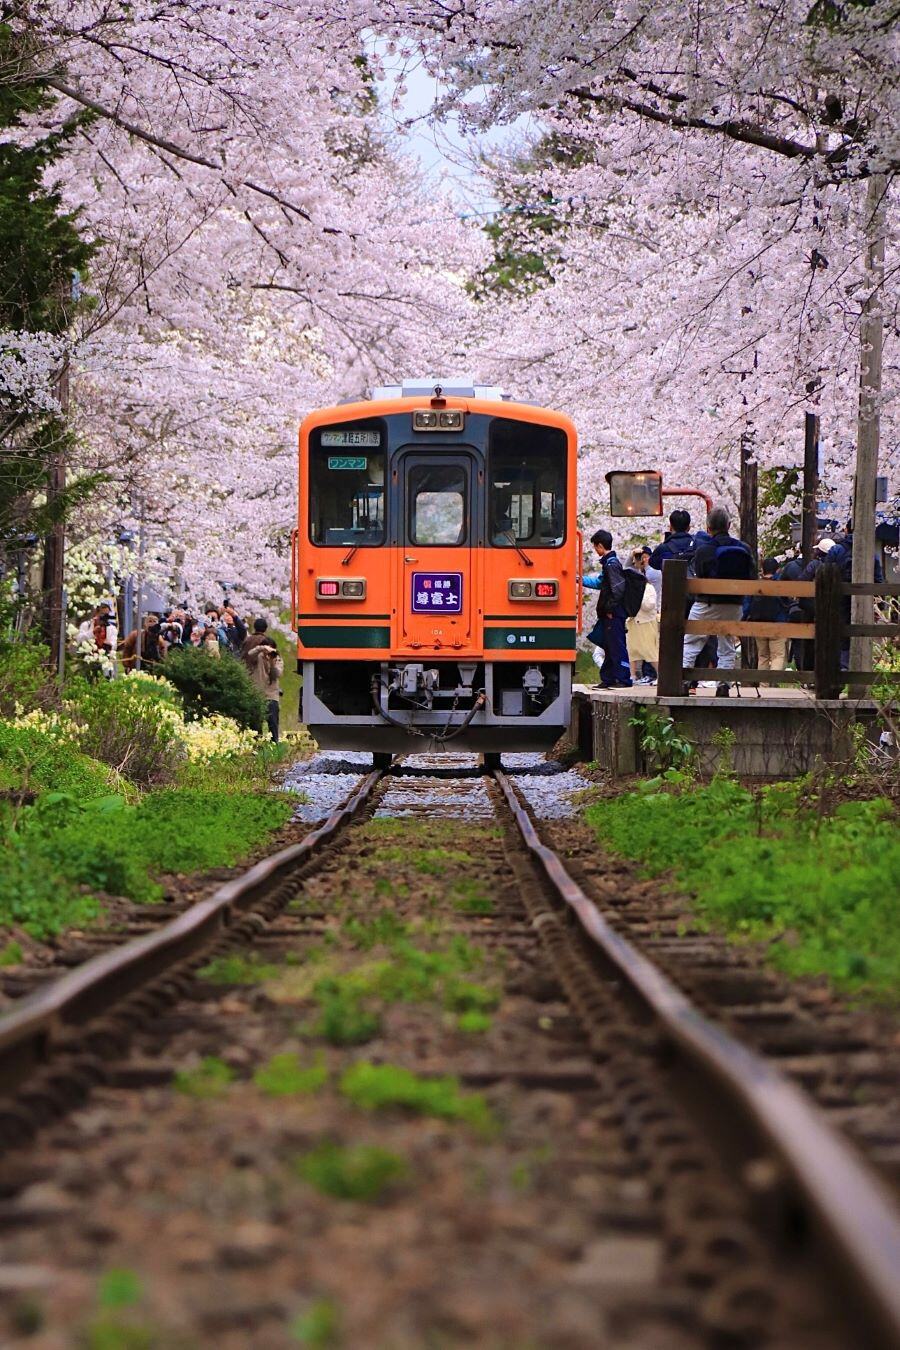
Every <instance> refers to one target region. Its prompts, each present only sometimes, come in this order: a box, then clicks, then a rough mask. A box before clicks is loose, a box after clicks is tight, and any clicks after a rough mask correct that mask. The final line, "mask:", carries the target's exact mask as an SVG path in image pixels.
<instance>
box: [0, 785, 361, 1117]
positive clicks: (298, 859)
mask: <svg viewBox="0 0 900 1350" xmlns="http://www.w3.org/2000/svg"><path fill="white" fill-rule="evenodd" d="M383 774H384V771H383V770H375V771H373V772H372V773H369V774H367V775H366V777H365V778H364V779H363V781H362V783H361V784H359V786H358V787H357V788H355V789H354V791H353V792H352V793H351V794H350V795H349V796H348V797H347V799H346V801H344V802H343V803H342V804H341V805H340V806H339V807H337V808H336V810H334V811H333V812H332V813H331V815H330V816H329V817H328V818H327V820H325V821H324V822H323V823H322V824H321V825H319V826H318V827H317V828H316V829H314V830H311V831H310V833H309V834H308V835H306V837H305V838H303V839H301V840H300V842H299V843H297V844H291V845H290V846H289V847H288V848H284V849H281V850H279V852H277V853H273V854H271V855H270V856H269V857H268V858H263V859H262V860H261V861H260V862H258V863H255V864H254V865H253V866H252V867H251V868H249V869H248V870H247V871H246V872H244V873H243V874H242V875H241V876H239V877H235V878H234V879H233V880H231V881H226V882H225V883H224V884H223V885H221V886H220V887H219V888H218V890H216V891H215V893H214V894H213V895H211V896H210V897H209V899H207V900H201V901H199V902H198V903H197V904H195V905H192V906H191V907H190V908H189V909H187V910H185V911H184V913H182V914H179V916H178V918H176V919H173V920H172V921H171V922H170V923H167V924H164V925H163V926H162V927H161V928H159V929H158V930H157V931H156V932H153V933H148V934H147V935H146V936H143V937H138V938H134V939H133V940H132V941H131V942H125V943H123V944H122V946H121V947H117V948H115V950H113V951H110V952H104V953H103V954H102V955H100V956H95V957H93V958H92V959H91V960H89V961H85V963H84V964H83V965H81V966H78V967H77V968H76V969H75V970H73V971H71V972H70V973H69V974H67V975H64V976H62V977H61V978H60V979H59V980H54V981H53V983H52V984H50V985H48V986H47V987H46V988H44V989H39V990H37V991H36V992H35V993H33V994H29V995H27V996H26V997H25V998H23V999H21V1000H20V1001H19V1002H18V1003H16V1005H15V1006H14V1007H13V1008H12V1009H11V1010H10V1011H9V1012H7V1013H4V1014H2V1015H0V1092H3V1093H10V1092H13V1091H15V1089H16V1088H18V1087H20V1086H21V1085H22V1084H23V1083H24V1082H25V1081H26V1080H27V1078H28V1076H29V1075H30V1074H31V1073H32V1072H33V1071H34V1070H36V1069H38V1068H41V1067H43V1066H44V1065H45V1064H46V1063H47V1062H48V1060H49V1059H50V1058H51V1057H52V1054H53V1051H54V1049H55V1048H57V1047H58V1046H59V1044H60V1043H61V1042H64V1041H65V1040H66V1039H68V1038H70V1037H71V1036H72V1034H73V1032H77V1030H78V1029H79V1028H82V1027H84V1026H85V1024H86V1023H88V1022H89V1021H90V1020H91V1019H92V1018H95V1017H97V1016H98V1015H100V1014H101V1013H104V1012H107V1011H109V1010H111V1009H112V1008H113V1007H114V1006H115V1004H116V1003H118V1002H120V1001H121V1000H122V999H125V998H127V997H128V996H129V995H130V994H133V993H135V992H136V991H137V990H138V989H141V988H143V987H144V986H145V985H147V984H148V983H150V982H151V981H152V980H155V979H158V978H159V977H160V976H161V975H164V974H165V973H166V972H168V971H170V970H171V969H172V967H173V966H175V965H177V964H178V963H180V962H181V961H183V960H186V959H187V958H189V957H191V956H194V955H196V954H197V953H198V952H199V951H201V950H202V949H203V948H204V947H206V946H208V945H209V944H210V942H211V941H212V940H213V939H214V938H215V937H217V936H219V935H221V934H222V933H224V932H226V931H227V929H228V927H229V925H231V924H232V923H233V922H235V921H236V920H237V919H238V918H239V917H241V916H242V915H244V914H246V913H247V912H248V911H249V910H251V909H252V908H253V906H254V904H256V903H257V901H258V900H259V899H260V898H261V897H262V896H264V895H265V893H266V892H267V891H268V890H269V889H270V888H271V886H272V885H273V883H277V882H279V881H281V880H283V879H284V878H286V877H287V876H289V875H290V873H291V872H292V871H294V870H295V869H296V868H297V867H298V865H301V864H303V863H304V862H305V861H306V860H307V859H308V858H310V857H311V856H312V855H313V854H314V853H315V852H316V851H317V850H318V849H319V848H320V847H321V846H322V845H323V844H324V843H326V842H327V841H328V840H329V839H331V838H332V837H333V836H334V835H335V834H336V833H337V832H338V831H339V830H340V829H341V827H342V826H343V825H345V824H346V823H347V821H349V820H350V819H351V818H352V817H353V816H354V815H355V814H356V812H357V811H358V810H359V808H360V807H361V806H362V805H363V804H364V803H365V802H366V801H367V800H368V799H369V797H370V796H371V794H372V791H373V789H374V788H375V786H376V784H377V783H378V782H380V780H381V778H382V777H383Z"/></svg>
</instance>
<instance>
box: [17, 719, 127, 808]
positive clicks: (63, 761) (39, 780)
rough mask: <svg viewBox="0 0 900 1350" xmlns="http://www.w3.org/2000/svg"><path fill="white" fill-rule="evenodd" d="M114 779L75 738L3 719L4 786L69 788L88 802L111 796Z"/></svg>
mask: <svg viewBox="0 0 900 1350" xmlns="http://www.w3.org/2000/svg"><path fill="white" fill-rule="evenodd" d="M113 783H114V776H113V775H112V774H111V773H110V771H109V769H108V768H107V766H106V765H105V764H99V763H98V762H97V761H96V760H95V759H90V758H88V756H87V755H82V754H80V753H79V752H78V751H77V750H76V749H75V745H74V742H72V741H68V740H61V739H59V738H57V737H56V736H54V735H48V734H47V732H46V731H44V730H42V729H41V728H39V727H29V726H13V725H12V724H11V723H10V722H4V721H2V720H0V789H3V790H6V791H15V790H24V791H30V792H47V791H56V792H67V793H71V794H72V796H73V797H74V798H76V799H77V800H79V801H84V802H87V801H90V800H92V799H93V798H95V797H105V796H108V795H109V793H110V791H111V788H112V785H113Z"/></svg>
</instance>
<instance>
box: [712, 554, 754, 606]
mask: <svg viewBox="0 0 900 1350" xmlns="http://www.w3.org/2000/svg"><path fill="white" fill-rule="evenodd" d="M715 549H716V552H715V557H714V558H713V560H712V566H711V567H710V569H709V571H708V572H707V576H708V577H709V578H710V579H716V580H719V581H755V580H756V563H755V562H754V561H753V558H752V556H751V554H750V550H749V549H748V548H747V547H746V546H745V545H744V544H739V543H738V542H737V541H735V542H734V543H730V544H716V546H715ZM726 598H727V597H726Z"/></svg>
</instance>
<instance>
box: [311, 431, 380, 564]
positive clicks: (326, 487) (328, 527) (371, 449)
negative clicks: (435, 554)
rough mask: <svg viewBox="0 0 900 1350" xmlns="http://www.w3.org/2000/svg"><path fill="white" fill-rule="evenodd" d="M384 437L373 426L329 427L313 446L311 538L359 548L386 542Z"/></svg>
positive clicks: (314, 435) (319, 541)
mask: <svg viewBox="0 0 900 1350" xmlns="http://www.w3.org/2000/svg"><path fill="white" fill-rule="evenodd" d="M381 443H382V435H381V431H380V430H375V429H374V428H363V429H359V428H348V427H342V428H333V427H326V428H323V429H322V430H321V431H319V432H317V433H314V434H313V436H312V437H311V438H310V448H309V537H310V539H311V540H312V542H313V543H314V544H332V545H336V546H341V545H352V546H354V547H357V548H364V547H367V546H372V545H378V544H383V543H384V466H385V454H384V450H383V449H380V448H379V447H380V446H381Z"/></svg>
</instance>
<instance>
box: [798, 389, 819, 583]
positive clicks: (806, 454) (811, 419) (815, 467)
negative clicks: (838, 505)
mask: <svg viewBox="0 0 900 1350" xmlns="http://www.w3.org/2000/svg"><path fill="white" fill-rule="evenodd" d="M818 513H819V416H818V413H811V412H808V413H806V414H805V416H804V435H803V498H802V505H801V508H800V549H801V553H802V555H803V561H804V562H805V563H808V562H809V561H810V560H811V558H812V554H813V546H814V544H815V542H816V521H817V519H818Z"/></svg>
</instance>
